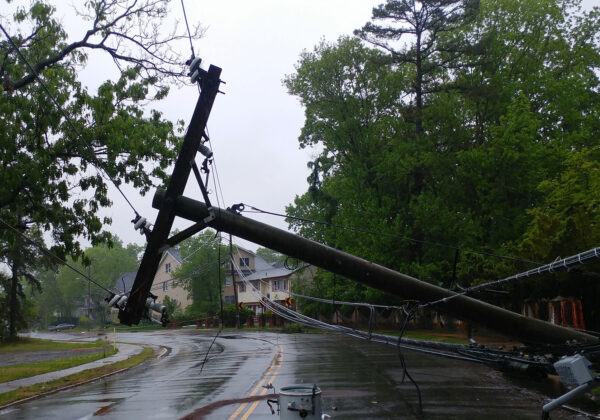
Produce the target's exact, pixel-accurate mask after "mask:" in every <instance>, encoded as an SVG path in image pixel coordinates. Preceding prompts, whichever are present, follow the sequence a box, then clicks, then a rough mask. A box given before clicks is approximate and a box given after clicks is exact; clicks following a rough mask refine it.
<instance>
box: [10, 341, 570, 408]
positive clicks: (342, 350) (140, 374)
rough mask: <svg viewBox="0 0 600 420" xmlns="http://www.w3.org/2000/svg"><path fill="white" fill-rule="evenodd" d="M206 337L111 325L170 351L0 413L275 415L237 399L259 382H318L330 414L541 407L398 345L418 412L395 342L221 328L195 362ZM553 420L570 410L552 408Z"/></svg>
mask: <svg viewBox="0 0 600 420" xmlns="http://www.w3.org/2000/svg"><path fill="white" fill-rule="evenodd" d="M68 334H69V333H60V337H66V336H68ZM214 335H215V333H214V332H201V331H197V330H192V329H189V330H164V331H154V332H138V333H118V336H117V339H118V340H119V341H121V342H128V343H140V344H152V345H157V346H165V347H167V348H169V352H168V353H167V354H166V355H165V356H164V357H162V358H160V359H153V360H152V361H151V362H147V363H145V364H142V365H140V366H138V367H136V368H134V369H132V370H130V371H127V372H124V373H120V374H117V375H114V376H111V377H108V378H105V379H101V380H98V381H96V382H92V383H90V384H87V385H82V386H79V387H75V388H72V389H68V390H65V391H61V392H57V393H55V394H52V395H49V396H45V397H42V398H39V399H35V400H32V401H30V402H27V403H24V404H20V405H17V406H14V407H10V408H7V409H5V410H3V411H0V417H2V418H10V419H40V418H44V419H82V418H86V419H87V418H92V417H94V416H102V417H103V418H108V419H122V418H150V419H173V418H181V417H183V416H186V415H190V414H192V415H195V417H196V418H207V419H229V420H236V419H276V418H277V416H276V415H275V416H273V415H271V413H270V410H269V407H268V405H267V403H266V401H265V400H260V401H256V402H252V401H249V402H246V403H242V404H241V403H240V401H239V400H240V399H243V398H245V397H250V396H258V395H261V394H266V393H273V390H267V389H266V388H264V387H263V385H266V384H268V383H272V384H273V386H274V387H275V391H278V390H279V388H281V387H283V386H288V385H293V384H299V383H300V384H310V385H312V384H317V385H318V386H319V387H320V388H321V390H322V391H323V411H324V412H325V413H327V414H329V415H331V417H332V418H339V419H395V418H417V419H421V418H423V419H425V418H426V419H442V418H444V419H445V418H471V419H473V418H481V419H483V418H485V419H490V418H508V417H516V418H531V419H538V418H539V417H540V413H541V406H542V403H543V399H544V396H543V395H542V393H540V392H538V391H534V390H531V389H526V388H524V387H522V386H520V385H518V384H517V383H516V382H514V381H512V380H509V379H507V378H505V377H503V375H502V374H501V373H499V372H497V371H494V370H492V369H489V368H488V367H486V366H483V365H478V364H473V363H467V362H461V361H456V360H450V359H445V358H441V357H436V356H428V355H422V354H420V353H413V352H405V353H404V356H405V359H406V365H407V368H408V371H409V373H410V374H411V376H412V377H413V378H414V379H415V381H416V382H417V384H418V385H419V387H420V389H421V392H422V399H423V413H419V404H418V396H417V392H416V389H415V387H414V385H413V384H412V383H411V382H410V381H409V380H408V379H407V380H406V381H405V382H404V383H401V382H400V380H401V377H402V370H401V367H400V362H399V358H398V355H397V350H396V348H394V347H392V346H384V345H379V344H374V343H368V342H365V341H360V340H357V339H354V338H349V337H345V336H339V335H331V334H277V333H264V332H244V331H240V332H237V331H233V332H232V331H224V332H222V333H221V335H220V336H219V337H218V338H217V340H216V341H215V343H214V345H213V347H212V349H211V352H210V355H209V357H208V361H207V363H206V365H205V366H204V369H202V365H203V360H204V358H205V355H206V352H207V349H208V347H209V345H210V344H211V342H212V341H213V338H214ZM51 337H58V335H56V334H48V335H47V338H51ZM73 337H77V338H79V336H78V335H73ZM552 418H553V419H557V418H558V419H560V418H564V419H567V418H574V417H573V415H572V414H570V413H566V412H564V411H560V410H559V411H557V412H555V413H553V416H552Z"/></svg>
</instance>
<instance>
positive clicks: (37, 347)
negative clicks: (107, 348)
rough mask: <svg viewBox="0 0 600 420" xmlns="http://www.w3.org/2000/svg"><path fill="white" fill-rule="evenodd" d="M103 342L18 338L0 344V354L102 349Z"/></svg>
mask: <svg viewBox="0 0 600 420" xmlns="http://www.w3.org/2000/svg"><path fill="white" fill-rule="evenodd" d="M103 344H105V342H104V341H102V340H100V339H98V340H96V341H86V342H67V341H50V340H41V339H39V338H29V337H20V338H19V339H18V340H17V341H11V342H7V343H0V354H1V353H10V352H15V351H51V350H72V349H93V348H98V347H102V345H103Z"/></svg>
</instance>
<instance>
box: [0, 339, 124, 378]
mask: <svg viewBox="0 0 600 420" xmlns="http://www.w3.org/2000/svg"><path fill="white" fill-rule="evenodd" d="M106 347H107V349H106V351H104V352H102V351H100V352H98V353H93V354H83V355H80V356H73V357H68V358H65V359H55V360H45V361H42V362H31V363H19V364H17V365H11V366H3V367H0V383H3V382H10V381H14V380H16V379H21V378H29V377H31V376H36V375H41V374H43V373H48V372H54V371H57V370H63V369H68V368H71V367H74V366H79V365H83V364H84V363H90V362H94V361H96V360H98V359H102V358H104V357H108V356H112V355H113V354H115V353H117V350H115V349H114V348H113V347H112V346H110V347H109V346H108V345H107V346H106ZM92 348H93V347H92ZM96 348H98V347H96ZM99 348H100V349H102V347H99Z"/></svg>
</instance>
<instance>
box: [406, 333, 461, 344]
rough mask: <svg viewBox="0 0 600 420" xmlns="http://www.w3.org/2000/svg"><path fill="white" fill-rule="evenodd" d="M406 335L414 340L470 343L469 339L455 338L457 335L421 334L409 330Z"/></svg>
mask: <svg viewBox="0 0 600 420" xmlns="http://www.w3.org/2000/svg"><path fill="white" fill-rule="evenodd" d="M404 337H406V338H412V339H414V340H424V341H437V342H440V343H450V344H469V340H464V339H462V338H455V337H445V336H438V335H435V334H421V333H410V332H408V333H406V334H404Z"/></svg>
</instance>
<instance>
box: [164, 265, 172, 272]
mask: <svg viewBox="0 0 600 420" xmlns="http://www.w3.org/2000/svg"><path fill="white" fill-rule="evenodd" d="M170 272H171V263H166V264H165V273H170Z"/></svg>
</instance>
